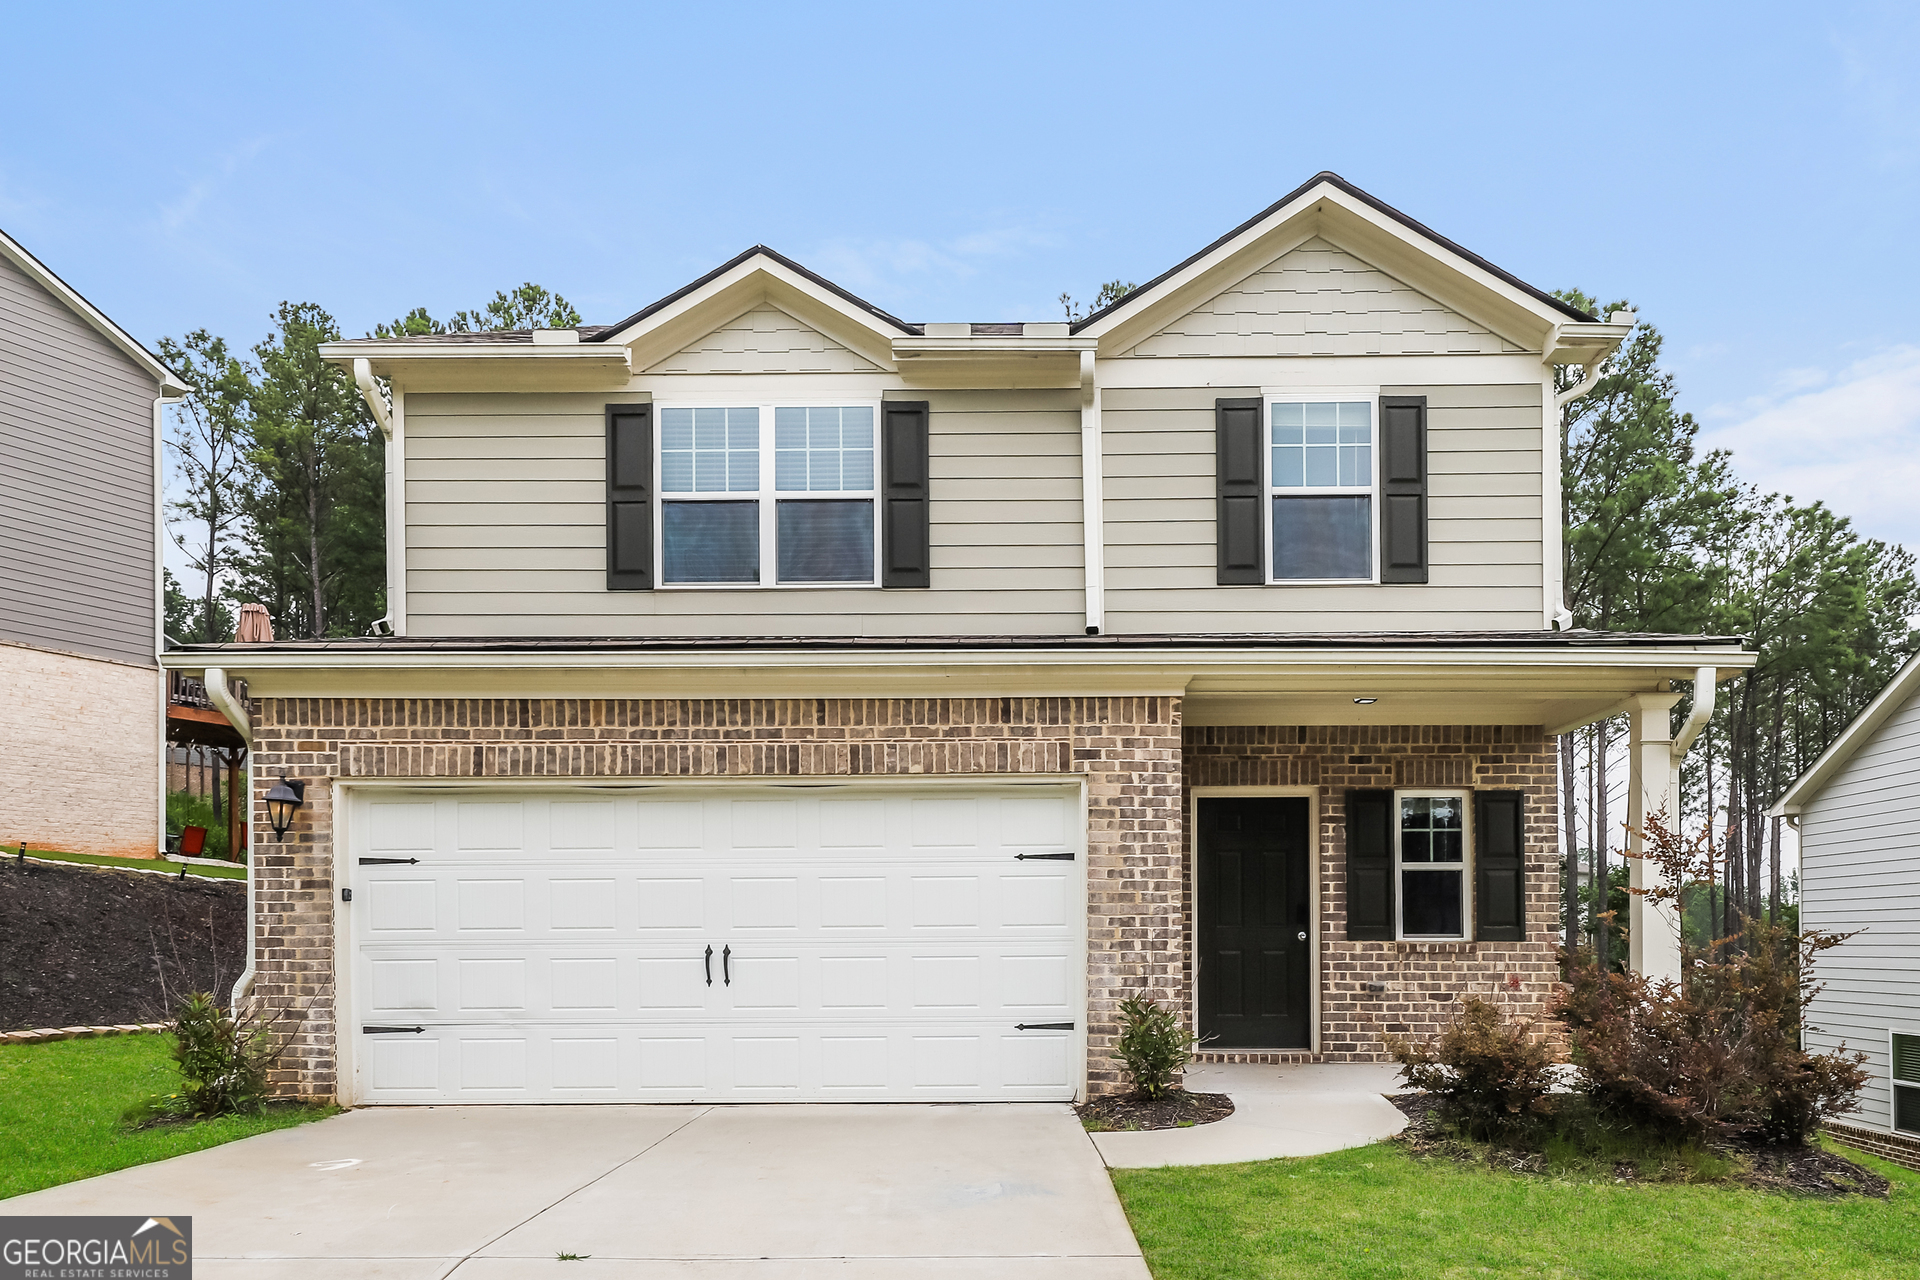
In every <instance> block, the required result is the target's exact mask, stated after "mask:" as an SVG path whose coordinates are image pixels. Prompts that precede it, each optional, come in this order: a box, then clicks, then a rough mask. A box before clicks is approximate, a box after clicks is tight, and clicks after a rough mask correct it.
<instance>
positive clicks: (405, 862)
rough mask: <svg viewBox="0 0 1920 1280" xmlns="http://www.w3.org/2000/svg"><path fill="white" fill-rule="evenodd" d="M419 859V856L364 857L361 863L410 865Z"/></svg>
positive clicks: (373, 865) (381, 865)
mask: <svg viewBox="0 0 1920 1280" xmlns="http://www.w3.org/2000/svg"><path fill="white" fill-rule="evenodd" d="M418 861H420V859H418V858H362V859H360V865H361V866H363V867H393V866H401V867H410V866H412V865H413V864H414V863H416V862H418Z"/></svg>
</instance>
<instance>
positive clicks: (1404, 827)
mask: <svg viewBox="0 0 1920 1280" xmlns="http://www.w3.org/2000/svg"><path fill="white" fill-rule="evenodd" d="M1394 800H1395V804H1396V807H1397V808H1398V810H1399V815H1398V816H1399V821H1398V822H1397V823H1396V824H1395V828H1394V845H1393V854H1394V877H1395V879H1396V880H1397V881H1398V882H1399V889H1400V893H1399V895H1398V896H1399V901H1400V936H1401V937H1403V938H1465V937H1467V936H1468V933H1467V922H1468V921H1469V920H1471V919H1473V912H1472V910H1471V907H1470V903H1469V899H1468V892H1469V889H1468V876H1467V850H1468V849H1469V848H1471V847H1472V846H1471V844H1470V842H1469V841H1468V839H1467V835H1468V832H1467V800H1468V797H1467V796H1466V795H1465V794H1464V793H1461V792H1453V791H1449V792H1426V793H1422V792H1407V791H1402V792H1398V793H1396V795H1395V797H1394Z"/></svg>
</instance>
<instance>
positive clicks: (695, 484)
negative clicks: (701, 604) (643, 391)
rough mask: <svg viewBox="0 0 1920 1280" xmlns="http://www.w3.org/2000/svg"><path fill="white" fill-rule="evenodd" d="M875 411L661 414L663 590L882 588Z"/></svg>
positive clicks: (686, 410)
mask: <svg viewBox="0 0 1920 1280" xmlns="http://www.w3.org/2000/svg"><path fill="white" fill-rule="evenodd" d="M877 410H878V406H877V405H874V404H856V405H844V404H843V405H791V404H786V405H783V404H765V405H749V406H694V407H678V406H663V407H662V408H661V409H660V428H659V440H660V446H659V447H660V460H659V475H660V538H659V544H658V545H659V547H660V581H661V583H662V584H664V585H667V586H760V587H771V586H822V585H836V586H874V585H876V583H875V577H874V566H875V564H876V563H877V560H878V556H877V550H878V546H877V536H878V533H877V526H876V523H875V520H874V472H875V467H874V455H875V445H876V440H875V434H874V419H875V416H876V413H877Z"/></svg>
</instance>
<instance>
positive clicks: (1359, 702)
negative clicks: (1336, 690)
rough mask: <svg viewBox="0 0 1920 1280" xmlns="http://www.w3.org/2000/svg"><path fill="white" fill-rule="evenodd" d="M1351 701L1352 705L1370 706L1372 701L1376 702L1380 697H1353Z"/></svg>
mask: <svg viewBox="0 0 1920 1280" xmlns="http://www.w3.org/2000/svg"><path fill="white" fill-rule="evenodd" d="M1353 701H1354V705H1356V706H1361V707H1370V706H1372V705H1373V704H1374V703H1376V702H1378V701H1380V699H1378V698H1355V699H1354V700H1353Z"/></svg>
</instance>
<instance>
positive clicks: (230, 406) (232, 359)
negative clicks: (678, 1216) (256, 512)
mask: <svg viewBox="0 0 1920 1280" xmlns="http://www.w3.org/2000/svg"><path fill="white" fill-rule="evenodd" d="M160 358H161V359H163V360H165V361H166V362H167V364H168V365H169V366H171V367H172V368H173V370H174V372H175V373H177V374H178V375H179V377H180V379H181V381H183V382H184V383H186V385H187V394H186V395H185V396H184V397H183V398H182V399H181V400H180V401H179V403H178V404H176V405H175V406H174V407H173V409H172V411H171V413H170V415H169V417H170V421H169V423H168V430H167V436H166V443H167V448H168V451H169V453H170V454H171V456H172V458H173V461H174V465H175V467H176V468H177V470H178V472H179V475H180V485H179V487H178V489H177V490H176V492H177V493H178V495H179V496H178V497H176V498H174V499H173V500H171V501H169V502H168V503H167V508H166V514H167V517H168V520H169V522H170V523H172V522H185V525H186V528H187V529H189V530H191V531H192V533H193V535H194V537H193V541H192V542H189V541H188V540H187V537H186V533H185V532H184V531H182V529H181V528H180V526H179V525H178V524H173V528H174V533H173V538H174V542H175V544H176V545H177V546H179V548H180V550H181V551H182V552H183V553H185V555H186V557H187V563H188V564H189V565H191V566H192V567H193V568H194V569H196V570H198V571H199V573H200V576H201V582H200V584H199V585H200V597H199V599H198V601H197V602H196V603H195V606H194V607H193V608H192V609H191V610H189V609H186V608H182V609H181V610H180V611H179V612H178V613H177V614H176V613H175V612H174V611H173V609H172V603H173V602H172V600H171V598H169V600H168V605H169V610H168V616H167V634H168V635H170V636H173V637H174V638H175V639H176V640H179V641H181V642H183V643H188V644H191V643H194V642H197V641H211V640H230V639H232V638H233V627H232V621H233V619H232V611H231V610H230V609H228V608H227V607H226V604H225V602H223V601H222V600H221V598H220V583H221V580H222V578H223V577H224V575H225V574H226V573H227V572H228V571H229V570H230V569H232V568H234V567H235V565H236V564H237V558H236V557H237V554H238V543H237V536H238V534H239V533H240V530H241V524H242V521H243V519H244V513H243V512H242V510H241V507H240V503H239V501H238V496H237V494H236V492H235V490H236V487H237V485H238V482H239V479H240V476H241V474H242V472H243V469H244V467H245V465H246V451H247V442H248V437H249V433H250V430H251V427H252V421H251V412H252V398H253V381H252V379H251V378H250V377H249V376H248V370H247V367H246V365H245V364H244V363H242V362H241V361H240V360H239V358H237V357H236V356H234V355H233V353H232V352H230V351H228V350H227V343H226V339H224V338H216V337H214V336H213V335H212V334H210V333H208V332H207V331H206V330H205V329H195V330H194V331H193V332H191V333H189V334H188V335H187V336H186V337H185V338H184V339H181V340H180V341H177V342H176V341H175V340H174V339H172V338H162V339H160ZM168 582H169V584H170V589H171V590H172V591H174V592H178V593H182V594H183V595H184V588H183V587H181V586H180V585H179V583H177V582H174V581H173V580H172V575H171V573H169V574H168ZM182 603H183V604H184V598H183V601H182Z"/></svg>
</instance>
